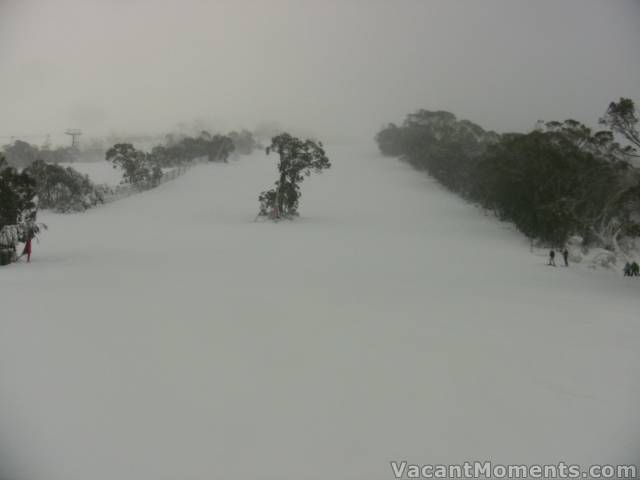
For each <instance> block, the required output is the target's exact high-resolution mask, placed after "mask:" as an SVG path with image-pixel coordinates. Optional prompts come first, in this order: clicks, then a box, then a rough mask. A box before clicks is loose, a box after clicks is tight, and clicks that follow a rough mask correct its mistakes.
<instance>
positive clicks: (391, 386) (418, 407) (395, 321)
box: [0, 145, 640, 480]
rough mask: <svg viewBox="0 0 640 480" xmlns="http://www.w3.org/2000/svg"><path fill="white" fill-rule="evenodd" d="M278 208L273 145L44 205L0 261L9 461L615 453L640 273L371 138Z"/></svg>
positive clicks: (623, 447)
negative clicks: (560, 238)
mask: <svg viewBox="0 0 640 480" xmlns="http://www.w3.org/2000/svg"><path fill="white" fill-rule="evenodd" d="M328 152H329V156H330V158H331V160H332V162H333V165H334V166H333V168H332V169H331V170H329V171H328V172H327V173H325V174H323V175H320V176H312V177H311V178H309V179H307V180H305V184H304V185H303V197H302V201H301V214H302V217H301V218H300V219H299V220H298V221H296V222H291V223H289V222H284V223H280V224H272V223H268V222H255V223H254V222H253V219H254V217H255V214H256V212H257V206H258V205H257V196H258V194H259V192H260V191H261V190H263V189H266V188H269V187H270V186H271V184H272V183H273V180H274V179H275V169H274V166H275V162H276V159H275V158H274V157H273V156H269V157H266V156H264V154H263V153H260V152H258V153H256V154H254V155H252V156H250V157H241V158H240V160H238V161H237V162H232V163H230V164H228V165H224V164H215V165H211V164H209V165H201V166H198V167H195V168H194V169H193V170H191V171H190V172H188V173H187V174H186V175H185V176H183V177H181V178H180V179H177V180H176V181H173V182H169V183H167V184H165V185H162V186H161V187H159V188H157V189H155V190H153V191H149V192H146V193H144V194H140V195H136V196H133V197H130V198H127V199H125V200H121V201H118V202H115V203H112V204H109V205H106V206H102V207H100V208H96V209H93V210H90V211H88V212H86V213H83V214H74V215H55V214H47V216H46V218H43V220H44V221H46V222H47V223H48V224H49V226H50V231H49V232H47V233H46V234H44V235H43V236H42V238H41V243H40V244H34V255H33V261H32V263H31V264H29V265H27V264H24V263H23V264H17V265H12V266H9V267H3V268H2V269H0V305H1V311H2V314H1V316H0V455H4V456H3V457H0V463H2V464H3V465H4V468H5V470H6V471H7V472H9V473H10V474H11V475H12V476H14V477H15V478H20V479H30V480H116V479H117V480H159V479H167V480H169V479H171V480H173V479H185V480H186V479H188V480H205V479H223V478H247V479H253V478H262V479H274V480H275V479H296V480H297V479H323V480H327V479H364V478H368V479H374V478H375V479H390V478H393V477H392V470H391V468H390V465H389V462H390V461H392V460H398V461H400V460H403V459H406V460H408V461H410V462H414V463H448V462H453V463H460V462H463V461H465V460H474V459H478V460H493V461H495V462H499V463H521V462H534V463H556V462H558V461H561V460H564V461H567V462H570V463H580V464H590V463H620V462H633V461H637V460H638V453H639V448H638V447H640V414H639V410H638V406H639V405H640V348H638V344H639V341H640V315H639V312H640V310H639V309H640V302H639V301H638V289H639V288H640V283H639V282H638V281H634V280H633V279H627V278H624V277H621V276H619V275H614V274H611V273H606V272H592V271H589V270H588V269H586V268H584V267H580V266H575V267H572V268H569V269H565V268H560V267H558V268H556V269H554V268H552V267H546V266H545V259H544V258H543V257H540V256H536V255H532V254H531V253H530V252H529V250H528V246H527V242H526V241H525V240H524V239H523V238H522V237H521V236H520V235H518V234H517V233H514V232H513V231H512V229H510V228H509V227H508V226H507V225H504V224H500V223H498V222H496V221H495V220H493V219H491V218H489V217H485V216H483V215H482V214H481V213H480V212H479V211H478V210H476V209H475V208H474V207H472V206H469V205H467V204H465V203H463V202H462V201H460V200H459V199H458V198H457V197H455V196H453V195H451V194H449V193H448V192H446V191H444V190H443V189H442V188H441V187H439V186H438V185H437V184H436V183H434V182H433V181H432V180H431V179H430V178H428V177H427V176H425V175H422V174H418V173H417V172H415V171H413V170H411V169H410V167H408V166H406V165H403V164H401V163H400V162H398V161H396V160H393V159H387V158H382V157H380V156H379V155H378V154H377V153H376V152H375V150H374V146H373V145H371V146H368V147H364V148H355V147H336V148H329V150H328Z"/></svg>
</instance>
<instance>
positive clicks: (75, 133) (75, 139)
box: [64, 128, 82, 148]
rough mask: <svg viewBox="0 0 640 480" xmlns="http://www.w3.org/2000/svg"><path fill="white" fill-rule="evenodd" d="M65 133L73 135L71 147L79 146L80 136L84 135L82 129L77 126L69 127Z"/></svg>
mask: <svg viewBox="0 0 640 480" xmlns="http://www.w3.org/2000/svg"><path fill="white" fill-rule="evenodd" d="M64 133H65V134H67V135H70V136H71V148H78V137H79V136H80V135H82V131H81V130H79V129H77V128H69V129H68V130H67V131H66V132H64Z"/></svg>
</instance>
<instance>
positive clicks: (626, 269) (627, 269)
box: [622, 262, 631, 277]
mask: <svg viewBox="0 0 640 480" xmlns="http://www.w3.org/2000/svg"><path fill="white" fill-rule="evenodd" d="M622 271H623V272H624V276H625V277H630V276H631V264H630V263H629V262H627V263H625V264H624V269H623V270H622Z"/></svg>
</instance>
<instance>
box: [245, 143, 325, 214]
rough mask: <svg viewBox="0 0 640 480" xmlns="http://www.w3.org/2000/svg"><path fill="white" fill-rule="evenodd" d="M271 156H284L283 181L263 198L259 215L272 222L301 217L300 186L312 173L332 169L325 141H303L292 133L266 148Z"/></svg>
mask: <svg viewBox="0 0 640 480" xmlns="http://www.w3.org/2000/svg"><path fill="white" fill-rule="evenodd" d="M266 152H267V155H269V154H270V153H272V152H274V153H277V154H278V155H279V156H280V161H279V162H278V172H279V175H280V176H279V178H278V180H277V181H276V182H275V188H272V189H271V190H267V191H264V192H262V193H261V194H260V196H259V201H260V212H259V213H258V215H259V216H266V217H270V218H272V219H280V218H292V217H295V216H297V215H298V204H299V201H300V196H301V193H300V184H301V183H302V181H303V180H304V177H305V176H309V175H310V174H311V172H316V173H320V172H321V171H322V170H325V169H327V168H330V167H331V162H330V161H329V158H328V157H327V155H326V154H325V151H324V149H323V146H322V143H321V142H315V141H313V140H304V141H302V140H300V139H298V138H295V137H292V136H291V135H289V134H288V133H283V134H281V135H278V136H275V137H273V138H272V139H271V145H270V146H269V147H267V149H266Z"/></svg>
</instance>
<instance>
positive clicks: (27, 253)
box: [20, 234, 32, 263]
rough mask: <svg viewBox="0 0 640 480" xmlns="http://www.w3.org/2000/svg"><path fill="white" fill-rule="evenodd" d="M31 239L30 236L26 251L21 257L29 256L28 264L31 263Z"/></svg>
mask: <svg viewBox="0 0 640 480" xmlns="http://www.w3.org/2000/svg"><path fill="white" fill-rule="evenodd" d="M31 238H32V235H31V234H28V235H27V241H26V242H25V244H24V250H23V251H22V255H20V256H21V257H22V256H24V255H26V256H27V263H28V262H30V261H31Z"/></svg>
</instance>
